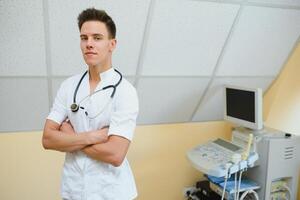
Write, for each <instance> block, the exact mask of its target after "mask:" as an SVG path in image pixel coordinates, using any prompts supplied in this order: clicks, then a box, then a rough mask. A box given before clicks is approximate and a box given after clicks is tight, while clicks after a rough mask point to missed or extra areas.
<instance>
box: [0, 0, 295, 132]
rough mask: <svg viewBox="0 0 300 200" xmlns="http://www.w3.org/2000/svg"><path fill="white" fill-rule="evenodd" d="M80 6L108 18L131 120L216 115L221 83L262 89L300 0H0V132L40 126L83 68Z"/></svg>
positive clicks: (289, 35)
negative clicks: (136, 106)
mask: <svg viewBox="0 0 300 200" xmlns="http://www.w3.org/2000/svg"><path fill="white" fill-rule="evenodd" d="M87 7H96V8H99V9H104V10H106V11H107V12H108V13H109V14H110V15H111V16H112V18H113V19H114V21H115V22H116V25H117V39H118V46H117V49H116V52H115V54H114V57H113V65H114V67H115V68H117V69H119V70H120V71H121V72H122V73H123V74H124V76H125V78H127V79H128V80H129V81H130V82H131V83H133V84H134V86H135V87H136V88H137V91H138V95H139V102H140V114H139V118H138V124H156V123H160V124H161V123H175V122H196V121H211V120H220V119H222V118H223V95H222V86H223V85H224V84H231V85H241V86H248V87H261V88H262V89H263V90H264V91H265V90H266V89H267V88H269V86H270V85H271V83H272V81H273V80H274V79H275V78H276V77H277V76H278V74H279V73H280V71H281V69H282V67H283V66H284V64H285V63H286V61H287V59H288V57H289V55H290V54H291V52H292V51H293V49H294V47H295V46H296V45H297V44H299V35H300V0H247V1H244V0H218V1H212V0H207V1H205V0H144V1H140V0H127V1H122V0H115V1H105V0H92V1H86V0H65V1H59V0H48V1H47V0H46V1H40V0H28V1H26V2H25V1H11V0H2V1H0V24H1V29H0V42H1V46H0V52H1V53H0V85H1V92H0V104H1V105H2V107H3V108H2V110H1V114H0V132H6V131H19V130H40V129H41V128H42V127H43V123H44V120H45V117H46V116H47V113H48V112H49V109H50V107H51V105H52V102H53V98H54V97H55V94H56V91H57V88H58V87H59V85H60V83H61V82H62V81H63V80H64V79H65V78H66V77H68V76H70V75H72V74H76V73H80V72H82V71H83V70H84V69H85V64H84V61H83V59H82V58H81V53H80V49H79V37H78V27H77V21H76V20H77V15H78V14H79V12H81V11H82V10H83V9H85V8H87ZM18 13H21V14H18Z"/></svg>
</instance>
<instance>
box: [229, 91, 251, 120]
mask: <svg viewBox="0 0 300 200" xmlns="http://www.w3.org/2000/svg"><path fill="white" fill-rule="evenodd" d="M226 102H227V104H226V107H227V115H229V116H231V117H235V118H239V119H243V120H246V121H250V122H254V123H255V94H254V92H253V91H245V90H238V89H233V88H226Z"/></svg>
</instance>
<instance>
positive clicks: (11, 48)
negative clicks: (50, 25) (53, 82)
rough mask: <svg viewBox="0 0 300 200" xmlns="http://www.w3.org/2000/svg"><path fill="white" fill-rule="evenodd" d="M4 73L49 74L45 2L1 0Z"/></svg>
mask: <svg viewBox="0 0 300 200" xmlns="http://www.w3.org/2000/svg"><path fill="white" fill-rule="evenodd" d="M0 24H1V28H0V44H1V45H0V75H2V76H22V75H25V76H26V75H45V74H46V60H45V37H44V25H43V2H42V1H39V0H31V1H21V0H2V1H0Z"/></svg>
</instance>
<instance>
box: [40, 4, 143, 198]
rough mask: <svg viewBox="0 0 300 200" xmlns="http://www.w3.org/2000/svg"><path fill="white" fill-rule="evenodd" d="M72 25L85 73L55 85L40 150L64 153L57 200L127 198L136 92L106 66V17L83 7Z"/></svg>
mask: <svg viewBox="0 0 300 200" xmlns="http://www.w3.org/2000/svg"><path fill="white" fill-rule="evenodd" d="M78 26H79V30H80V39H81V41H80V48H81V51H82V55H83V58H84V60H85V62H86V64H87V65H88V70H87V72H86V73H81V74H79V75H76V76H73V77H71V78H69V79H67V80H65V81H64V82H63V83H62V84H61V87H60V89H59V90H58V93H57V96H56V99H55V101H54V104H53V107H52V109H51V112H50V114H49V116H48V117H47V120H46V123H45V128H44V133H43V146H44V148H46V149H53V150H57V151H63V152H66V158H65V163H64V168H63V174H62V187H61V188H62V191H61V192H62V198H63V199H68V200H114V199H116V200H131V199H134V198H135V197H136V196H137V192H136V187H135V182H134V178H133V175H132V172H131V169H130V166H129V164H128V161H127V160H126V153H127V150H128V148H129V145H130V141H131V140H132V137H133V133H134V129H135V126H136V117H137V114H138V98H137V94H136V90H135V89H134V87H133V86H132V85H131V84H130V83H129V82H128V81H127V80H125V79H124V78H123V79H122V75H121V74H120V73H119V72H118V71H116V70H114V69H113V68H112V53H113V51H114V49H115V47H116V44H117V42H116V39H115V35H116V27H115V24H114V22H113V20H112V19H111V17H110V16H109V15H107V13H105V11H102V10H96V9H94V8H90V9H86V10H84V11H83V12H82V13H81V14H80V15H79V16H78Z"/></svg>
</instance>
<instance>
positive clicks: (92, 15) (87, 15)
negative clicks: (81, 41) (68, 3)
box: [77, 8, 116, 39]
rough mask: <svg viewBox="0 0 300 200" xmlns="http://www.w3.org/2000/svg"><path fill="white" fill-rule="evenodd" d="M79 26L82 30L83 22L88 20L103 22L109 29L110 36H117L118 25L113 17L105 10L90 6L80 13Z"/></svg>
mask: <svg viewBox="0 0 300 200" xmlns="http://www.w3.org/2000/svg"><path fill="white" fill-rule="evenodd" d="M77 20H78V27H79V30H81V27H82V24H83V23H84V22H87V21H100V22H103V23H104V24H105V26H106V28H107V30H108V33H109V37H110V38H113V39H114V38H116V25H115V22H114V21H113V20H112V18H111V17H110V16H109V15H108V14H107V13H106V12H105V11H104V10H97V9H95V8H88V9H86V10H84V11H82V12H81V13H80V14H79V15H78V18H77Z"/></svg>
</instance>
